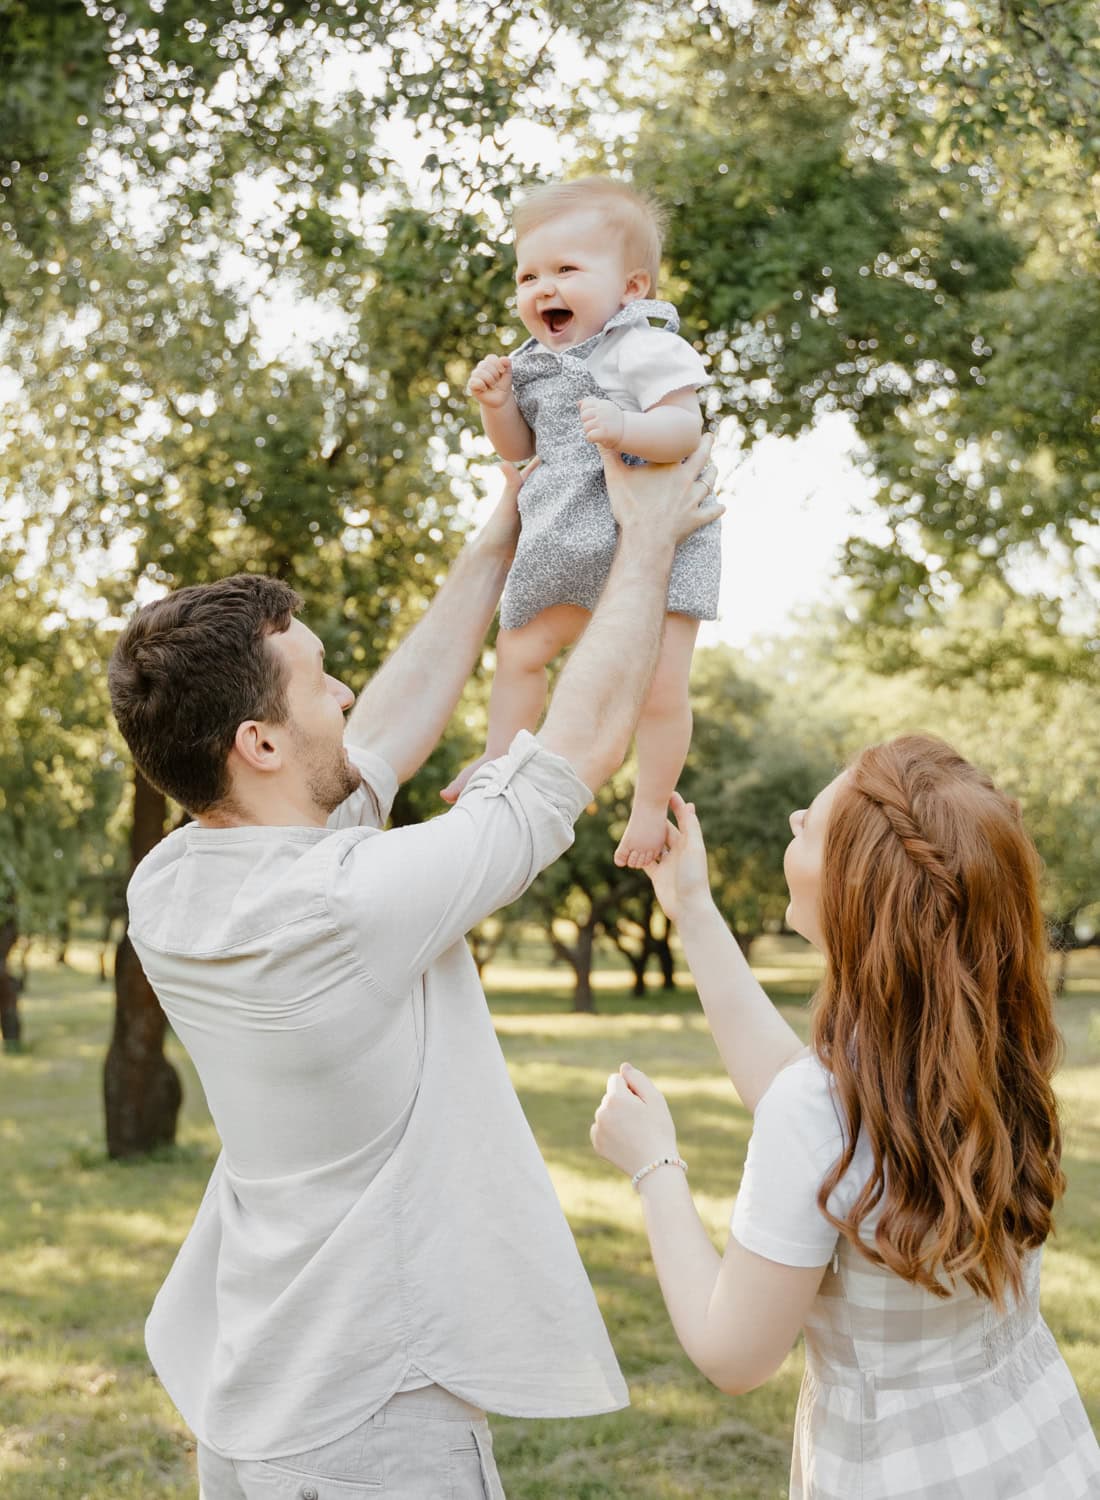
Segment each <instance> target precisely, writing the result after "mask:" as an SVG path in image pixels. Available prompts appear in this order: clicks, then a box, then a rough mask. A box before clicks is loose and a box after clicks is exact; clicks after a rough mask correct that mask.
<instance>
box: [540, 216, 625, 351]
mask: <svg viewBox="0 0 1100 1500" xmlns="http://www.w3.org/2000/svg"><path fill="white" fill-rule="evenodd" d="M648 290H649V278H648V276H646V275H645V273H644V272H632V271H631V269H630V268H629V267H627V266H626V265H624V263H623V247H622V242H621V239H620V236H619V235H618V234H617V233H616V232H615V231H614V230H613V229H610V228H609V226H608V225H607V223H606V222H605V221H604V220H603V219H602V218H601V216H600V214H599V213H598V212H594V211H591V210H589V211H579V212H576V213H571V214H564V215H563V216H562V217H561V218H558V219H550V220H548V221H547V222H546V223H545V224H540V225H539V226H538V228H537V229H529V230H528V231H527V233H526V234H525V235H524V236H523V238H522V239H521V240H519V241H518V243H517V245H516V301H517V303H518V305H519V315H520V319H521V321H522V323H523V326H524V328H526V329H527V332H528V333H529V334H531V335H532V337H533V338H536V339H538V341H539V343H540V344H544V345H545V346H546V348H547V349H553V350H554V351H555V352H558V353H560V352H561V350H563V349H571V348H573V346H574V345H575V344H583V343H584V341H585V339H590V338H591V337H592V335H593V334H594V333H599V331H600V329H601V328H602V327H603V325H604V324H605V323H606V322H607V320H608V318H610V317H612V316H613V315H614V314H615V313H617V312H618V311H619V309H620V308H621V307H624V306H625V305H626V303H627V302H631V301H633V300H634V298H636V297H644V296H645V294H646V292H647V291H648Z"/></svg>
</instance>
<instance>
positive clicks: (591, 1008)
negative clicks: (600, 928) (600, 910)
mask: <svg viewBox="0 0 1100 1500" xmlns="http://www.w3.org/2000/svg"><path fill="white" fill-rule="evenodd" d="M595 938H596V924H595V923H594V922H591V921H590V922H589V923H588V925H587V926H585V927H582V928H581V929H580V930H579V931H578V933H577V946H576V948H575V949H574V953H575V954H576V957H575V958H574V960H573V973H574V975H575V976H576V983H575V984H574V986H573V1010H574V1011H575V1012H579V1013H580V1014H582V1015H588V1016H591V1015H594V1014H595V1011H596V1002H595V998H594V996H593V994H592V945H593V943H594V942H595Z"/></svg>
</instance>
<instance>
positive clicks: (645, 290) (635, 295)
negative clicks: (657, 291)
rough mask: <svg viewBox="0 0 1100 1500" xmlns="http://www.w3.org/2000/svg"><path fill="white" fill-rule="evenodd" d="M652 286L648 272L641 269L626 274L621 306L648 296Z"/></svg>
mask: <svg viewBox="0 0 1100 1500" xmlns="http://www.w3.org/2000/svg"><path fill="white" fill-rule="evenodd" d="M652 285H653V281H652V278H651V277H650V274H649V272H648V271H643V270H641V269H639V270H637V271H629V272H627V277H626V286H625V287H624V289H623V305H624V306H625V305H626V303H628V302H637V301H638V300H639V298H641V297H648V296H649V289H650V287H651V286H652Z"/></svg>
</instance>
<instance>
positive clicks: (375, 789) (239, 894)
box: [110, 444, 720, 1500]
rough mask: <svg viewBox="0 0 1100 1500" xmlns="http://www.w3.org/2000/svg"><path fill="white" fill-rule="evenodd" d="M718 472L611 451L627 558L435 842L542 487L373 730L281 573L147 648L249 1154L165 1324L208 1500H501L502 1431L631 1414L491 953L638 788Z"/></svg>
mask: <svg viewBox="0 0 1100 1500" xmlns="http://www.w3.org/2000/svg"><path fill="white" fill-rule="evenodd" d="M708 453H709V445H707V444H704V445H703V446H701V447H700V449H699V450H698V451H697V453H696V454H695V455H694V456H693V458H692V459H691V460H689V461H688V463H687V464H686V465H685V466H683V467H682V468H681V467H679V466H667V467H657V466H654V467H651V468H645V469H641V468H627V466H626V465H624V464H623V463H622V462H621V461H620V460H619V458H618V457H617V456H615V455H609V456H608V458H607V461H606V462H607V468H608V480H609V488H610V490H611V494H612V502H613V505H614V507H615V514H616V517H617V519H618V521H619V524H620V527H621V532H622V535H621V541H620V545H619V551H618V555H617V557H616V560H615V565H614V568H613V570H612V572H611V576H610V578H609V580H608V584H607V588H606V591H605V593H604V596H603V599H602V600H601V603H600V605H599V608H598V609H597V610H596V612H595V614H594V616H593V618H592V621H591V624H590V625H589V627H588V629H587V630H586V632H585V634H584V636H583V637H582V638H581V640H580V642H579V643H578V644H577V646H576V648H575V649H574V651H573V653H572V655H571V657H570V659H569V661H568V662H567V664H566V666H565V668H564V670H563V672H562V675H561V679H560V681H559V684H558V687H557V690H556V691H555V693H554V696H553V700H552V702H551V705H550V708H549V710H548V713H547V716H546V721H545V724H544V726H543V728H542V731H541V733H540V734H539V735H538V737H537V738H536V737H534V736H532V735H530V734H527V733H523V734H520V735H518V736H517V738H516V739H515V741H514V742H513V744H512V746H511V748H510V750H509V752H508V754H507V755H505V756H502V757H501V758H500V759H498V760H495V761H492V762H490V763H488V764H487V765H484V766H482V767H480V768H479V770H478V771H477V773H476V774H475V775H474V776H473V777H471V779H470V782H469V784H468V786H467V787H466V789H465V791H464V793H463V795H462V797H461V798H460V799H459V802H458V803H457V805H456V806H455V808H454V809H453V810H452V811H451V812H449V813H447V814H446V815H444V816H442V817H440V818H437V819H434V820H432V821H431V822H429V823H426V824H423V825H420V826H418V827H414V828H401V829H394V830H390V831H387V832H382V831H381V830H382V827H383V824H384V823H385V821H386V818H387V816H388V812H389V808H390V804H391V802H392V799H393V796H394V792H395V790H396V787H397V785H398V783H399V781H401V780H402V779H404V778H405V777H408V776H411V775H412V774H413V772H414V771H415V770H416V769H417V767H418V766H419V765H421V764H422V762H423V761H424V759H425V758H426V756H427V755H428V754H429V753H430V752H431V749H432V747H433V746H434V745H435V743H436V741H437V739H438V738H439V736H440V734H441V733H442V731H443V729H444V727H445V725H446V723H447V721H448V719H449V718H450V715H451V713H452V711H453V709H454V706H455V703H456V702H457V699H458V696H459V694H460V692H461V690H462V687H463V684H464V683H465V681H466V679H467V677H468V676H469V673H470V671H471V670H472V668H473V665H474V663H475V661H476V659H477V655H478V653H479V651H480V649H481V645H482V641H483V638H484V635H485V631H486V629H487V627H488V625H489V623H490V621H491V619H492V616H493V611H494V609H495V607H496V603H497V600H498V598H499V595H500V591H501V588H502V586H503V583H504V579H505V577H506V574H507V571H508V565H509V561H510V558H511V556H512V552H513V550H514V547H515V542H516V537H517V533H518V517H517V508H516V495H517V491H518V476H517V477H515V478H514V479H513V481H512V482H511V483H510V484H509V486H508V489H507V491H506V494H505V497H504V499H503V500H502V501H501V503H500V505H499V506H498V508H497V510H496V512H495V513H494V515H493V517H492V519H491V520H490V521H489V523H488V524H487V526H486V528H485V530H484V531H483V532H482V533H481V535H480V536H479V537H478V538H476V539H475V540H473V541H472V542H470V543H468V544H467V546H466V548H465V549H464V551H463V553H462V554H461V556H460V557H459V558H458V560H457V562H456V564H455V566H454V567H453V568H452V570H451V573H450V576H449V578H448V579H447V581H446V583H445V584H444V586H443V587H442V588H441V590H440V591H439V594H438V595H437V597H436V599H435V601H434V602H433V604H432V606H431V608H430V610H429V611H428V613H427V614H426V616H425V618H424V619H423V620H422V621H421V622H420V624H419V625H417V627H416V628H415V629H414V630H413V631H412V632H411V633H410V635H409V636H408V638H407V639H406V640H405V642H404V643H403V644H402V646H401V647H400V649H399V650H398V651H397V652H396V653H395V654H394V656H393V657H392V658H391V659H390V660H389V661H388V662H387V663H386V664H385V666H383V668H382V669H381V670H380V671H379V672H378V674H377V675H376V676H375V678H374V679H373V680H372V681H371V682H370V683H369V685H368V686H367V688H366V690H365V691H364V692H363V694H362V696H361V698H360V700H359V702H358V704H357V705H356V706H355V708H354V711H353V712H352V713H351V716H350V719H349V720H348V722H347V725H346V728H345V725H344V714H345V712H346V711H347V710H348V709H349V708H351V706H352V703H353V695H352V693H351V692H350V691H349V689H348V688H346V687H345V686H344V684H343V683H341V682H338V681H337V680H336V679H335V678H333V677H331V676H328V675H327V674H326V673H325V671H324V666H323V654H324V653H323V650H322V647H321V643H320V641H319V640H318V639H317V637H316V636H315V635H314V634H313V633H312V631H310V630H309V629H308V628H307V627H306V626H305V625H304V624H303V623H302V622H301V621H300V620H298V619H296V618H294V611H295V609H296V608H297V606H298V603H299V600H298V597H297V595H296V594H294V592H293V590H291V589H290V588H288V587H287V586H286V585H285V584H283V583H281V582H279V581H277V580H274V579H267V578H262V577H256V576H248V575H239V576H237V577H235V578H230V579H226V580H225V581H224V582H221V583H214V584H208V585H205V586H201V587H196V588H184V589H180V590H178V591H177V592H176V593H174V594H170V595H168V596H167V597H166V598H165V599H162V600H159V601H157V602H156V603H154V604H151V605H148V606H147V607H146V608H145V609H143V610H141V611H140V612H139V613H138V614H137V615H136V616H135V617H134V619H133V620H132V621H131V622H130V624H129V625H128V626H127V628H126V630H125V631H124V632H123V634H122V636H121V637H120V639H119V642H118V646H117V648H116V650H115V653H114V656H113V657H112V661H111V670H110V684H111V695H112V702H113V704H114V708H115V713H116V716H117V718H118V721H119V724H120V726H121V728H122V731H123V734H124V735H125V737H126V740H127V743H128V744H129V745H130V748H131V751H132V752H133V755H134V759H135V761H136V762H137V764H138V766H139V767H140V768H141V770H142V771H143V772H144V774H145V775H146V776H147V777H148V778H149V779H150V780H151V781H152V782H153V783H155V784H156V785H157V786H160V787H162V788H163V789H164V790H165V791H166V792H168V793H169V794H170V795H171V796H173V797H175V798H176V799H177V800H178V801H179V802H180V803H181V804H182V805H183V806H184V807H185V808H187V809H188V811H189V812H191V813H192V815H193V821H192V822H191V823H189V824H188V825H187V826H185V827H183V828H181V829H179V830H177V831H176V832H175V833H172V834H170V835H169V836H168V837H167V838H166V839H164V840H163V841H162V842H161V843H160V844H158V845H157V847H156V848H155V849H154V850H153V851H152V853H151V854H149V856H148V857H147V858H146V859H145V860H144V861H143V862H142V864H141V865H140V867H139V868H138V870H137V871H136V873H135V875H134V878H133V880H132V882H131V884H130V891H129V900H130V935H131V938H132V940H133V943H134V946H135V948H136V950H137V952H138V955H139V956H140V958H141V961H142V964H143V965H144V967H145V971H146V973H147V975H148V976H149V979H150V981H151V982H152V984H153V986H154V988H155V989H156V991H157V994H158V996H159V997H160V1000H161V1003H162V1004H163V1006H164V1009H165V1011H166V1012H167V1014H168V1016H169V1018H170V1020H171V1022H172V1025H173V1027H174V1028H175V1030H176V1033H177V1035H178V1036H179V1038H180V1040H181V1041H182V1042H183V1044H184V1045H185V1046H186V1048H187V1050H188V1051H189V1053H190V1054H191V1057H192V1058H193V1060H194V1062H195V1066H196V1068H197V1069H198V1073H199V1076H200V1078H201V1079H202V1083H203V1087H204V1089H205V1091H206V1097H207V1102H208V1104H209V1107H210V1111H211V1114H212V1116H213V1119H214V1123H215V1125H216V1127H217V1129H218V1133H219V1135H220V1137H221V1141H222V1146H223V1150H222V1154H221V1156H220V1157H219V1159H218V1162H217V1165H216V1166H215V1169H214V1172H213V1175H212V1177H211V1180H210V1185H209V1188H208V1189H207V1192H206V1196H205V1197H204V1199H203V1202H202V1205H201V1206H200V1208H199V1211H198V1214H197V1216H196V1219H195V1223H194V1226H193V1227H192V1229H191V1232H190V1234H189V1235H188V1237H187V1240H186V1242H185V1243H184V1245H183V1248H182V1249H181V1251H180V1253H179V1256H178V1258H177V1260H176V1263H175V1265H174V1266H173V1268H172V1271H171V1273H170V1274H169V1276H168V1279H167V1281H166V1282H165V1284H164V1286H163V1287H162V1289H161V1291H160V1294H159V1295H158V1297H157V1300H156V1303H155V1305H154V1307H153V1311H152V1313H151V1315H150V1318H149V1322H148V1326H147V1329H146V1337H147V1344H148V1348H149V1353H150V1356H151V1358H152V1360H153V1364H154V1365H155V1367H156V1369H157V1372H158V1374H159V1375H160V1377H161V1379H162V1380H163V1382H164V1384H165V1386H166V1388H167V1390H168V1392H169V1394H170V1395H171V1396H172V1398H173V1400H174V1401H175V1402H176V1404H177V1406H178V1407H179V1409H180V1411H181V1412H182V1414H183V1416H184V1417H185V1418H186V1420H187V1421H188V1423H189V1424H190V1426H191V1427H192V1428H193V1430H194V1432H195V1434H196V1436H197V1438H198V1441H199V1477H200V1482H201V1485H202V1492H203V1496H204V1497H205V1500H328V1497H350V1496H360V1495H367V1494H370V1495H376V1494H385V1495H387V1496H395V1497H400V1500H428V1497H431V1496H435V1495H437V1494H444V1493H446V1494H447V1495H453V1496H454V1497H456V1500H466V1497H478V1500H482V1497H485V1500H491V1497H500V1496H501V1495H502V1491H501V1488H500V1481H499V1478H498V1477H497V1472H496V1468H495V1465H494V1463H493V1460H492V1449H491V1443H490V1438H489V1431H488V1426H487V1424H486V1421H485V1416H484V1413H485V1411H486V1410H492V1411H498V1412H504V1413H509V1414H514V1415H517V1416H527V1417H551V1416H579V1415H586V1414H591V1413H596V1412H601V1411H609V1410H614V1409H616V1408H618V1407H620V1406H622V1405H625V1403H626V1400H627V1394H626V1389H625V1386H624V1384H623V1381H622V1377H621V1375H620V1373H619V1370H618V1366H617V1364H616V1362H615V1357H614V1355H613V1353H612V1351H611V1347H610V1344H609V1342H608V1340H607V1335H606V1332H605V1330H604V1327H603V1323H602V1321H601V1319H600V1315H599V1312H598V1309H597V1307H596V1304H595V1299H594V1298H593V1296H592V1292H591V1288H590V1287H589V1285H588V1281H587V1278H586V1277H585V1274H584V1271H583V1268H582V1266H581V1263H580V1259H579V1257H578V1255H577V1252H576V1247H575V1245H574V1244H573V1240H572V1237H571V1235H570V1233H569V1230H568V1227H567V1225H566V1223H565V1221H564V1218H563V1217H562V1214H561V1210H560V1207H559V1206H558V1203H557V1199H556V1197H555V1195H554V1192H553V1188H552V1186H551V1184H550V1181H549V1177H548V1175H547V1173H546V1169H545V1166H544V1165H543V1163H542V1160H541V1158H540V1157H539V1154H538V1151H537V1148H536V1146H535V1144H534V1141H533V1138H532V1136H531V1133H530V1130H529V1129H528V1127H527V1124H526V1121H525V1120H524V1117H523V1115H522V1112H521V1110H520V1107H519V1102H518V1100H517V1099H516V1096H515V1093H514V1092H513V1090H512V1088H511V1084H510V1082H509V1079H508V1075H507V1071H506V1069H505V1066H504V1060H503V1057H502V1056H501V1053H500V1049H499V1046H498V1045H497V1042H496V1038H495V1035H494V1032H493V1028H492V1023H491V1021H490V1018H489V1015H488V1012H487V1009H486V1007H485V1002H484V996H483V994H482V992H481V987H480V985H479V983H478V979H477V973H476V969H475V968H474V966H473V962H472V960H471V958H470V955H469V952H468V950H467V948H466V944H465V942H464V941H463V936H464V934H465V933H466V932H467V931H468V930H469V929H470V928H471V927H472V926H473V925H474V924H475V923H476V922H478V921H480V920H481V919H482V918H483V917H486V916H488V915H489V914H490V913H491V912H493V911H495V910H497V908H498V907H500V906H503V905H505V904H506V903H507V902H509V901H512V900H513V899H514V898H515V897H516V896H518V895H519V894H520V892H521V891H523V890H524V889H525V888H526V887H527V885H529V884H530V882H531V881H532V880H533V879H534V878H535V876H536V875H537V874H538V872H539V870H541V869H542V868H544V866H546V865H547V864H549V863H550V862H551V861H552V860H553V859H555V858H556V857H557V856H558V855H559V854H561V852H562V851H563V850H564V849H566V848H567V847H568V846H569V844H570V842H571V841H572V824H573V822H574V820H575V819H576V818H577V816H578V815H579V813H580V812H581V810H582V808H584V807H585V806H586V805H587V803H589V802H590V801H591V799H592V791H591V790H590V788H595V787H597V786H599V784H600V783H601V782H602V781H604V780H605V778H606V777H607V776H609V775H610V774H611V772H612V771H613V770H614V769H615V768H616V767H617V766H618V765H619V764H620V763H621V761H622V759H623V756H624V755H625V753H626V749H627V746H628V745H629V742H630V737H631V734H632V731H633V728H634V724H635V722H636V719H637V715H638V711H639V705H640V704H641V702H642V700H643V698H644V696H645V692H646V689H647V686H648V683H649V680H650V677H651V674H652V671H653V665H654V662H655V660H656V656H657V650H658V646H659V643H660V638H661V629H662V624H663V620H664V613H665V599H666V586H667V582H668V576H669V571H670V568H671V564H672V558H673V553H674V550H675V546H676V543H677V542H678V541H679V540H680V539H681V538H682V537H684V536H686V535H688V534H689V533H690V532H691V531H693V530H695V529H696V528H697V527H698V526H700V525H703V524H705V523H706V522H708V521H710V520H713V519H714V518H715V516H716V515H717V514H720V507H718V506H716V505H714V504H713V503H711V504H710V505H704V504H703V502H704V501H705V499H706V498H707V496H708V495H709V492H710V486H709V484H708V482H707V480H706V479H705V478H704V477H702V475H703V473H707V474H711V473H713V469H712V467H711V466H709V465H707V468H706V469H705V470H704V469H703V466H704V464H706V460H707V455H708Z"/></svg>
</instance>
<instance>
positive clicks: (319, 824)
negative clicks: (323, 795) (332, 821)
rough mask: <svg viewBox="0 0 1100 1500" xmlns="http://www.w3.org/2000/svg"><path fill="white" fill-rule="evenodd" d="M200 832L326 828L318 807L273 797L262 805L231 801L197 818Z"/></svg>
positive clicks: (286, 798) (230, 799)
mask: <svg viewBox="0 0 1100 1500" xmlns="http://www.w3.org/2000/svg"><path fill="white" fill-rule="evenodd" d="M195 822H196V823H197V824H198V825H199V827H200V828H324V827H325V825H326V823H327V822H328V819H327V817H326V816H325V814H324V813H323V812H322V811H321V810H320V808H319V807H317V806H316V805H315V804H314V803H312V802H310V803H309V804H308V805H303V804H302V803H301V802H299V801H297V800H296V799H295V798H293V797H281V796H271V795H270V794H268V795H267V796H266V797H265V798H264V799H263V801H262V803H261V802H259V801H258V800H257V801H244V800H242V799H238V798H229V799H227V800H226V801H225V802H219V803H218V805H217V806H216V807H211V808H208V809H207V811H206V812H204V813H200V814H198V815H196V817H195Z"/></svg>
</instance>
